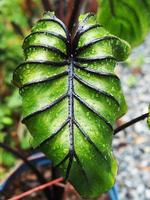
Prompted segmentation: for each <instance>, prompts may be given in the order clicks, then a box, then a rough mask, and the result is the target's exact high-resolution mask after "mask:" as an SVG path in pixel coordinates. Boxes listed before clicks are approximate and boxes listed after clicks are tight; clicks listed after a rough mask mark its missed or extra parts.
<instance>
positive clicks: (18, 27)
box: [11, 21, 24, 37]
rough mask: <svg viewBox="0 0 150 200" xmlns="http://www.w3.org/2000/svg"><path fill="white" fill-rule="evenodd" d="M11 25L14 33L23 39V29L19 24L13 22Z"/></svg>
mask: <svg viewBox="0 0 150 200" xmlns="http://www.w3.org/2000/svg"><path fill="white" fill-rule="evenodd" d="M11 25H12V27H13V29H14V31H15V32H16V33H17V34H18V35H20V36H21V37H24V33H23V30H22V29H21V27H20V26H19V25H18V24H16V23H15V22H13V21H12V22H11Z"/></svg>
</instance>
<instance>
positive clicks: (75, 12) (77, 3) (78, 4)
mask: <svg viewBox="0 0 150 200" xmlns="http://www.w3.org/2000/svg"><path fill="white" fill-rule="evenodd" d="M80 7H81V0H74V5H73V9H72V13H71V17H70V20H69V24H68V30H69V32H70V33H72V32H73V29H74V24H75V23H76V21H77V18H78V15H79V10H80Z"/></svg>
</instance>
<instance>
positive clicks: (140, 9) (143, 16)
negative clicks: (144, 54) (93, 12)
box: [97, 0, 150, 47]
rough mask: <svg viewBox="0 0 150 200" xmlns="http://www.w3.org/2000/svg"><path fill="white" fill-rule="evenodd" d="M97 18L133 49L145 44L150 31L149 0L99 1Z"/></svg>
mask: <svg viewBox="0 0 150 200" xmlns="http://www.w3.org/2000/svg"><path fill="white" fill-rule="evenodd" d="M98 2H99V5H100V6H99V9H98V13H97V18H98V20H99V22H100V23H101V24H102V25H104V27H105V28H107V29H108V30H109V31H110V32H111V33H112V34H114V35H117V36H118V37H120V38H122V39H124V40H126V41H128V42H129V43H130V45H131V46H132V47H135V46H137V45H139V44H140V43H142V42H143V40H144V39H145V36H146V35H147V33H148V32H149V31H150V1H149V0H130V1H129V0H98Z"/></svg>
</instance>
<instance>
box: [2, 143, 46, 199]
mask: <svg viewBox="0 0 150 200" xmlns="http://www.w3.org/2000/svg"><path fill="white" fill-rule="evenodd" d="M0 147H1V148H3V149H5V150H6V151H8V152H10V153H12V154H13V155H15V156H16V157H18V158H20V159H21V160H22V161H23V162H24V163H26V165H27V166H28V167H29V168H30V169H31V170H32V171H33V173H34V174H35V175H36V177H37V179H38V180H39V183H41V184H43V183H46V180H45V178H44V177H43V176H42V174H41V173H40V172H39V171H38V169H37V168H36V167H34V165H33V164H32V163H31V162H30V161H29V160H28V159H27V158H26V157H24V156H23V155H22V154H21V153H19V152H18V151H16V150H15V149H12V148H11V147H9V146H7V145H6V144H4V143H2V142H0ZM45 195H46V197H47V199H49V198H50V191H49V189H46V190H45Z"/></svg>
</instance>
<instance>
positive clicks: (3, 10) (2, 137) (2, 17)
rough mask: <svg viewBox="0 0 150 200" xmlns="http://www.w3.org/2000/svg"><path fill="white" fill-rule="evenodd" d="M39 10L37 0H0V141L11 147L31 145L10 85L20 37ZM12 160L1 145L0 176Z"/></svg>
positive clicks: (20, 56) (20, 54)
mask: <svg viewBox="0 0 150 200" xmlns="http://www.w3.org/2000/svg"><path fill="white" fill-rule="evenodd" d="M42 12H43V10H42V6H41V1H40V0H11V1H10V0H1V1H0V39H1V42H0V141H1V142H5V143H6V144H8V145H10V146H12V147H14V148H15V147H17V148H21V149H27V148H29V147H30V145H29V134H28V133H27V131H26V130H25V129H24V127H23V126H21V128H19V127H20V123H19V121H20V110H21V109H20V108H21V107H20V106H21V99H20V97H19V94H18V91H17V90H16V88H15V87H14V86H13V85H12V82H11V81H12V73H13V70H14V69H15V68H16V66H17V65H18V64H19V63H20V62H22V61H23V51H22V42H23V39H24V37H25V35H27V34H28V32H29V31H30V29H31V26H32V24H33V23H34V21H35V20H36V19H37V18H39V17H40V14H42ZM20 129H21V130H20ZM18 132H19V134H18ZM20 132H21V134H20ZM20 135H21V136H20ZM14 162H15V157H14V156H13V155H12V154H10V153H8V152H6V151H4V150H3V149H0V178H2V174H4V170H3V167H5V168H7V167H10V166H12V165H13V164H14Z"/></svg>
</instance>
